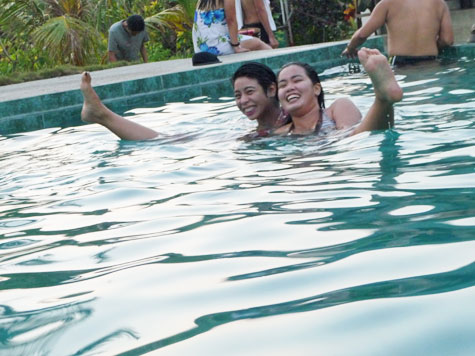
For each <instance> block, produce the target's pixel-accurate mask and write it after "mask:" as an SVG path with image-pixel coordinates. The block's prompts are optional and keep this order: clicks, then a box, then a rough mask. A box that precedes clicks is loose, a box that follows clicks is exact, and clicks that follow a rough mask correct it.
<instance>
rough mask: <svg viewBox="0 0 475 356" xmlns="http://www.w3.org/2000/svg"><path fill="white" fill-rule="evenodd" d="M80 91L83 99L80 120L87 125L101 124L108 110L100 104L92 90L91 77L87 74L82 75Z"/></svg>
mask: <svg viewBox="0 0 475 356" xmlns="http://www.w3.org/2000/svg"><path fill="white" fill-rule="evenodd" d="M80 89H81V92H82V95H83V97H84V104H83V105H82V111H81V120H82V121H84V122H89V123H97V124H103V123H104V121H105V120H106V119H107V117H108V114H107V113H108V112H109V111H110V110H109V109H108V108H106V107H105V106H104V104H102V102H101V99H100V98H99V96H98V95H97V93H96V91H95V90H94V89H93V88H92V85H91V75H90V74H89V73H88V72H83V73H82V76H81V85H80Z"/></svg>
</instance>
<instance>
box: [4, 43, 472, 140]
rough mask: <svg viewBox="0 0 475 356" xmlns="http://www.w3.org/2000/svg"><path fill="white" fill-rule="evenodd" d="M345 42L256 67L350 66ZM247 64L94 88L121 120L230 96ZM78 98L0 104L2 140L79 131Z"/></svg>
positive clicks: (465, 47)
mask: <svg viewBox="0 0 475 356" xmlns="http://www.w3.org/2000/svg"><path fill="white" fill-rule="evenodd" d="M346 44H347V41H342V42H336V43H328V44H322V45H321V46H318V47H317V48H315V47H312V48H305V47H302V50H301V51H299V52H292V53H280V54H276V55H274V56H269V57H266V58H258V59H256V60H255V61H257V62H261V63H264V64H266V65H268V66H269V67H271V68H272V69H273V70H275V71H277V70H278V69H279V68H280V67H281V66H282V65H283V64H285V63H288V62H291V61H300V62H307V63H309V64H310V65H312V66H313V67H315V68H316V69H317V71H323V70H325V69H328V68H331V67H335V66H338V65H342V64H345V63H348V59H346V58H341V56H340V54H341V52H342V51H343V49H344V48H345V46H346ZM365 46H366V47H371V48H378V49H379V50H380V51H382V52H385V39H384V37H374V38H370V39H369V40H367V41H366V43H365ZM440 57H441V58H463V57H468V58H474V57H475V44H462V45H456V46H453V47H450V48H447V49H445V50H444V51H442V52H441V55H440ZM245 62H249V61H242V62H235V63H223V64H221V65H216V66H213V67H199V68H192V69H191V70H189V71H183V72H177V73H172V74H164V75H159V76H151V77H149V78H145V79H137V80H131V81H126V82H122V83H115V84H110V85H103V86H97V87H96V86H95V87H94V88H95V90H96V92H97V93H98V95H99V97H100V98H101V99H102V100H103V102H104V103H105V104H106V105H107V106H108V107H109V108H110V109H111V110H112V111H114V112H117V113H119V114H122V113H124V112H125V111H127V110H129V109H131V108H135V107H147V106H150V105H153V106H161V105H164V104H166V103H167V102H173V101H175V102H186V101H188V100H190V99H192V98H195V97H199V96H208V97H211V98H218V97H222V96H231V95H232V88H231V85H230V78H231V76H232V74H233V73H234V71H235V70H236V69H237V68H238V67H239V66H240V65H241V64H243V63H245ZM82 101H83V99H82V95H81V92H80V91H79V90H71V91H66V92H62V93H55V94H48V95H41V96H36V97H31V98H26V99H19V100H12V101H5V102H0V135H7V134H12V133H18V132H24V131H34V130H39V129H43V128H50V127H69V126H77V125H81V124H82V122H81V120H80V113H81V107H82Z"/></svg>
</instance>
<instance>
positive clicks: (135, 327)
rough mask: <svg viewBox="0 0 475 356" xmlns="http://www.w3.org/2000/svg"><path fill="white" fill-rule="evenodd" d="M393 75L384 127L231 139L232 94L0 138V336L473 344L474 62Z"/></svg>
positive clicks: (365, 99)
mask: <svg viewBox="0 0 475 356" xmlns="http://www.w3.org/2000/svg"><path fill="white" fill-rule="evenodd" d="M344 70H346V68H345V67H336V68H333V69H331V70H327V71H326V72H324V73H323V75H322V80H323V87H324V89H325V91H326V99H327V104H329V103H330V102H331V101H332V100H333V99H334V98H335V97H339V96H341V95H342V94H347V95H351V97H352V99H353V101H354V102H355V103H357V105H358V106H359V107H360V108H361V109H362V111H363V112H366V110H367V109H368V108H369V106H370V105H371V101H372V90H371V88H370V86H369V85H370V82H369V80H368V79H367V78H366V77H365V76H364V75H362V74H352V75H347V74H343V75H338V74H339V73H341V72H342V71H344ZM396 74H397V78H398V80H399V81H400V82H401V84H402V86H403V89H404V91H405V97H404V99H403V101H402V102H401V103H399V104H398V105H397V106H396V127H395V129H394V130H390V131H386V132H378V133H372V134H369V133H365V134H361V135H358V136H356V137H350V138H345V139H342V140H336V139H334V138H329V139H328V140H325V141H318V140H317V139H316V138H312V137H304V138H298V139H295V138H267V139H262V140H257V141H253V142H244V141H241V140H239V138H240V137H242V136H243V135H244V134H245V133H247V132H249V131H250V130H251V129H252V127H253V126H254V124H253V123H251V122H248V121H247V120H246V119H244V118H242V115H241V114H240V113H239V112H238V111H237V109H236V108H235V107H234V104H233V101H232V99H231V98H213V100H208V98H197V99H196V100H193V101H191V102H189V103H170V104H168V105H166V106H163V107H159V108H148V109H136V110H134V111H133V112H131V113H130V114H131V115H136V116H137V117H136V119H137V120H140V122H142V123H144V124H146V125H147V126H152V127H153V128H154V129H156V130H158V131H160V132H163V133H164V134H165V135H166V136H164V137H162V138H160V139H158V140H156V141H151V142H123V141H122V142H121V141H118V140H117V139H116V137H115V136H114V135H113V134H111V133H109V132H107V130H105V129H103V128H102V127H99V126H97V125H87V126H81V127H73V128H65V129H46V130H41V131H34V132H28V133H23V134H15V135H10V136H4V137H1V138H0V147H1V149H0V152H1V153H0V166H1V169H2V172H3V174H2V177H1V178H0V181H1V185H0V192H1V193H0V194H1V197H2V205H1V213H0V214H1V215H0V216H1V219H0V233H1V240H0V249H1V261H2V267H1V274H0V288H1V293H0V308H1V311H2V314H1V319H0V320H1V325H2V333H1V334H0V341H1V346H0V347H1V348H2V351H4V352H6V353H7V354H8V355H32V354H39V355H46V354H48V355H73V354H76V355H100V354H104V355H110V354H127V355H141V354H145V353H147V352H152V351H157V352H158V351H159V352H160V354H162V353H164V354H181V355H187V354H192V355H210V354H226V355H242V354H260V355H263V354H266V355H267V354H283V355H286V354H322V355H327V354H335V355H343V354H352V355H380V354H385V355H387V354H394V355H400V354H416V353H423V354H431V355H432V354H440V355H447V354H473V352H475V341H474V339H473V333H474V331H475V311H474V308H473V307H472V305H473V299H474V297H475V289H474V284H475V273H474V272H475V267H474V266H475V264H474V259H475V207H474V203H473V202H474V193H475V170H474V166H475V165H474V163H475V95H474V94H475V90H474V79H473V78H475V76H474V74H475V61H474V60H466V59H461V60H459V61H458V62H456V63H448V64H443V65H439V64H434V65H431V66H429V67H424V68H420V67H417V68H416V67H407V68H401V69H398V70H397V71H396Z"/></svg>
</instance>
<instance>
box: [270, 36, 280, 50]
mask: <svg viewBox="0 0 475 356" xmlns="http://www.w3.org/2000/svg"><path fill="white" fill-rule="evenodd" d="M269 42H270V43H269V44H270V46H271V47H272V48H279V41H277V40H276V39H275V37H273V38H269Z"/></svg>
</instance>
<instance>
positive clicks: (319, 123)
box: [289, 109, 325, 136]
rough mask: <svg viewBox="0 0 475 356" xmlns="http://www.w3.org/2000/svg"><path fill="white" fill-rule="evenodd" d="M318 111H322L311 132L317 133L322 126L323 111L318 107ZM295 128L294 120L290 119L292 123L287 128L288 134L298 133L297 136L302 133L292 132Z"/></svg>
mask: <svg viewBox="0 0 475 356" xmlns="http://www.w3.org/2000/svg"><path fill="white" fill-rule="evenodd" d="M320 112H321V113H322V114H321V116H320V118H319V120H318V122H317V124H316V125H315V129H314V130H313V134H318V132H319V131H320V129H321V127H322V123H323V115H325V112H324V111H323V110H321V109H320ZM294 129H295V125H294V122H293V121H292V124H291V125H290V128H289V134H290V135H298V136H302V134H294V133H293V132H292V131H294Z"/></svg>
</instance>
